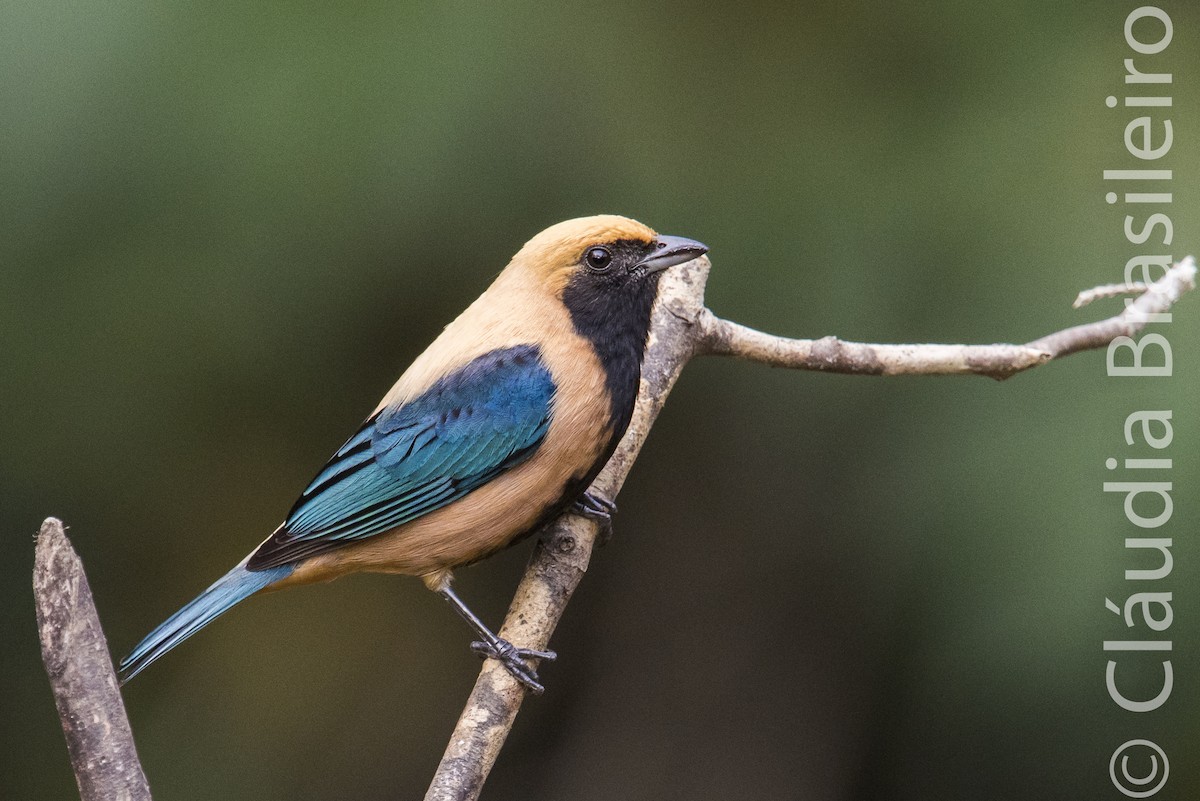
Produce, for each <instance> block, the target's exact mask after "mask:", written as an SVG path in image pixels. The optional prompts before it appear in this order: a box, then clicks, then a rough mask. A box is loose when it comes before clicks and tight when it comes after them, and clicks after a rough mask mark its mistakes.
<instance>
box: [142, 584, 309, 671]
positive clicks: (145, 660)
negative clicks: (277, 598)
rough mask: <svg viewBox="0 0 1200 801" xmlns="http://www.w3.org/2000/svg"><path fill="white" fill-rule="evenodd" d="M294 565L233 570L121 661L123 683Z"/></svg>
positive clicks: (149, 635) (174, 615) (172, 616)
mask: <svg viewBox="0 0 1200 801" xmlns="http://www.w3.org/2000/svg"><path fill="white" fill-rule="evenodd" d="M293 569H294V566H293V565H279V566H278V567H272V568H269V569H267V570H247V569H246V563H245V562H244V561H243V562H242V563H241V564H240V565H238V566H237V567H235V568H234V569H233V570H230V571H229V572H228V573H226V574H225V575H224V576H222V577H221V578H219V579H217V581H216V583H215V584H213V585H212V586H211V587H209V588H208V589H207V590H205V591H204V592H202V593H200V595H199V596H198V597H197V598H195V599H193V600H192V601H191V603H189V604H188V605H187V606H185V607H183V608H182V609H180V610H179V611H178V612H176V613H175V614H173V615H171V617H169V618H167V620H166V622H164V623H163V624H162V625H161V626H159V627H158V628H156V629H155V630H154V631H152V632H150V633H149V634H147V635H146V638H145V639H144V640H142V641H141V642H140V643H138V644H137V647H136V648H134V649H133V651H132V652H130V654H129V656H127V657H125V658H124V659H122V660H121V682H122V683H124V682H127V681H129V680H130V679H132V678H133V677H134V676H136V675H137V674H139V673H141V672H142V671H143V670H145V669H146V667H147V666H148V665H149V664H150V663H151V662H153V661H154V660H156V659H158V658H159V657H160V656H162V655H163V654H165V653H166V652H167V651H170V650H171V649H172V648H174V647H175V646H176V645H179V643H181V642H183V641H184V640H186V639H187V638H188V637H191V636H192V635H193V634H195V633H196V632H197V631H199V630H200V629H202V628H204V627H205V626H207V625H208V624H209V623H212V622H213V621H214V620H216V619H217V618H218V617H220V616H221V615H222V614H223V613H224V612H225V611H226V610H227V609H229V608H231V607H232V606H233V605H234V604H236V603H238V602H239V601H243V600H245V599H246V598H249V597H250V596H251V595H253V594H254V593H256V592H258V591H259V590H261V589H263V588H264V587H266V586H267V585H269V584H274V583H275V582H276V581H279V580H280V579H282V578H284V577H286V576H288V575H290V574H291V572H292V570H293Z"/></svg>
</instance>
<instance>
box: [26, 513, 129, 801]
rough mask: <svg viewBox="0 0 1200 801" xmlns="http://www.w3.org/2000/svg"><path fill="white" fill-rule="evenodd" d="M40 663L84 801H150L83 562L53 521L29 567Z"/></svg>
mask: <svg viewBox="0 0 1200 801" xmlns="http://www.w3.org/2000/svg"><path fill="white" fill-rule="evenodd" d="M33 595H34V600H35V602H36V604H37V622H38V637H39V638H40V639H41V641H42V661H43V662H44V663H45V665H46V673H47V674H48V675H49V676H50V686H51V688H52V689H53V690H54V703H55V705H57V707H58V717H59V719H60V720H61V721H62V727H63V733H64V734H65V735H66V736H67V751H68V752H69V753H70V755H71V767H72V768H73V769H74V771H75V781H76V782H77V783H78V784H79V797H80V798H81V799H83V801H150V787H149V785H147V784H146V776H145V774H144V773H142V764H141V762H139V761H138V756H137V750H136V749H135V748H134V745H133V732H132V731H130V729H129V718H127V717H126V716H125V705H124V704H123V703H122V702H121V690H120V689H119V685H118V684H117V674H116V673H115V672H114V670H113V664H112V659H111V658H110V657H109V655H108V642H107V641H106V640H105V639H104V631H103V629H101V628H100V618H99V617H98V616H97V615H96V605H95V604H94V603H93V601H92V590H91V588H90V587H88V581H87V576H86V575H84V572H83V563H82V562H80V561H79V556H78V555H77V554H76V553H75V549H74V548H72V547H71V543H70V542H69V541H68V540H67V535H66V533H65V532H64V531H63V524H62V523H61V522H60V521H58V520H55V519H54V518H53V517H51V518H49V519H47V520H46V522H44V523H42V528H41V531H39V532H38V538H37V548H36V552H35V555H34V564H33Z"/></svg>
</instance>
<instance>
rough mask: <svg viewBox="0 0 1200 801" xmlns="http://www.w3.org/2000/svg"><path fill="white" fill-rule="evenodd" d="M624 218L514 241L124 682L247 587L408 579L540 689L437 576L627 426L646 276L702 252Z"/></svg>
mask: <svg viewBox="0 0 1200 801" xmlns="http://www.w3.org/2000/svg"><path fill="white" fill-rule="evenodd" d="M707 250H708V248H706V247H705V246H704V245H702V244H700V243H699V242H694V241H692V240H690V239H683V238H680V237H672V236H659V235H657V234H656V233H655V232H654V231H652V230H651V229H650V228H647V227H646V226H645V225H642V224H641V223H639V222H636V221H634V220H630V219H627V218H625V217H618V216H612V215H602V216H596V217H584V218H581V219H576V220H568V221H566V222H562V223H559V224H557V225H554V226H551V227H550V228H547V229H546V230H545V231H542V232H541V233H540V234H538V235H537V236H535V237H534V238H533V239H531V240H529V242H527V243H526V244H525V246H524V247H522V248H521V250H520V252H518V253H517V255H516V256H514V257H513V259H512V261H511V262H509V264H508V266H507V267H506V268H505V269H504V270H503V271H502V272H501V273H500V275H499V276H498V277H497V278H496V280H495V282H493V283H492V285H491V286H490V287H488V289H487V291H486V292H484V293H483V295H481V296H480V297H479V298H478V299H477V300H476V301H475V302H474V303H472V304H471V305H470V306H469V307H468V308H467V310H466V311H465V312H463V313H462V314H461V315H460V316H459V317H458V319H456V320H455V321H454V322H452V323H451V324H450V325H448V326H447V327H446V329H445V330H444V331H443V332H442V334H441V336H439V337H438V338H437V339H436V340H435V341H434V342H433V344H432V345H430V346H429V348H428V349H427V350H426V351H425V352H424V353H422V354H421V355H420V356H419V357H417V359H416V361H414V362H413V363H412V365H411V366H410V367H409V368H408V370H406V371H405V372H404V375H402V376H401V377H400V380H399V381H397V382H396V384H395V385H394V386H393V387H392V389H391V390H390V391H389V392H388V393H387V395H385V396H384V398H383V400H382V401H381V402H380V404H379V406H378V407H377V408H376V409H375V411H374V412H372V413H371V415H370V416H369V417H368V418H367V419H366V421H365V422H364V423H363V424H362V426H361V427H360V428H359V429H358V431H356V432H355V433H354V435H353V436H352V437H350V439H348V440H346V443H345V444H344V445H342V447H341V448H339V449H338V450H337V452H336V453H335V454H334V455H333V457H332V458H330V460H329V462H328V463H327V464H326V465H325V466H324V467H323V468H321V470H320V472H318V473H317V475H316V477H315V478H313V480H312V481H311V482H310V483H309V485H308V487H307V488H306V489H305V490H304V492H303V493H302V494H301V495H300V497H299V499H297V500H296V502H295V504H294V505H293V506H292V509H291V511H290V512H289V513H288V515H287V519H286V520H285V521H284V522H283V524H282V525H280V526H279V528H277V529H276V530H275V532H274V533H273V534H271V536H270V537H268V538H267V539H266V540H265V541H264V542H263V543H262V544H261V545H259V546H258V548H257V549H256V550H255V551H254V552H253V553H251V554H250V555H249V556H247V557H246V558H245V559H243V560H242V561H241V562H240V563H239V564H238V565H237V567H235V568H233V569H232V570H230V571H229V572H228V573H226V574H225V575H224V576H222V577H221V578H220V579H218V580H217V582H216V583H215V584H213V585H212V586H211V587H209V588H208V589H207V590H205V591H204V592H203V593H201V594H200V596H199V597H197V598H196V599H195V600H193V601H192V602H191V603H189V604H188V605H187V606H185V607H183V608H182V609H180V610H179V611H178V612H176V613H175V614H174V615H172V616H171V617H170V618H169V619H168V620H167V621H166V622H164V623H163V624H162V625H160V626H159V627H158V628H156V629H155V630H154V631H152V632H151V633H150V634H149V635H148V636H147V637H146V638H145V639H144V640H142V641H141V643H139V644H138V645H137V647H136V648H134V649H133V651H132V653H130V654H129V656H127V657H126V658H125V659H123V660H122V661H121V671H122V674H123V679H124V680H125V681H128V680H129V679H131V678H133V677H134V676H136V675H137V674H138V673H140V672H141V671H142V670H143V669H145V668H146V666H147V665H149V664H150V663H151V662H153V661H154V660H156V659H158V658H159V657H160V656H162V655H163V654H165V653H166V652H167V651H169V650H171V649H172V648H174V647H175V646H176V645H178V644H179V643H181V642H183V641H184V640H185V639H187V638H188V637H190V636H191V635H193V634H195V633H196V632H197V631H199V630H200V629H201V628H203V627H204V626H206V625H208V624H209V623H211V622H212V621H213V620H214V619H216V618H217V617H218V616H219V615H221V614H222V613H223V612H225V610H227V609H229V608H230V607H232V606H233V605H234V604H236V603H238V602H239V601H242V600H243V599H245V598H247V597H249V596H251V595H253V594H255V593H257V592H260V591H263V590H276V589H281V588H283V587H290V586H292V585H296V584H307V583H311V582H316V581H328V580H330V579H334V578H337V577H338V576H342V575H344V574H346V573H352V572H355V571H369V572H378V573H402V574H406V575H412V576H420V577H421V578H422V579H423V580H424V582H425V584H426V586H428V587H429V589H431V590H433V591H434V592H437V593H439V594H441V595H442V596H443V597H444V598H445V599H446V600H447V601H449V602H450V604H451V605H452V606H453V607H454V608H455V609H456V610H457V611H458V613H459V614H460V615H462V617H463V618H464V619H465V620H466V621H467V623H468V624H470V625H471V627H472V628H473V629H474V630H475V632H476V633H477V634H478V636H479V637H480V641H479V642H475V643H472V648H473V649H474V650H475V651H476V652H477V653H479V654H480V655H481V656H484V657H490V658H494V659H497V660H499V661H500V662H502V663H503V664H504V666H505V667H506V668H507V669H508V670H509V671H510V672H511V673H512V674H513V675H514V676H515V677H516V678H517V679H518V680H519V681H521V682H522V683H523V684H525V685H526V686H527V687H529V688H530V689H532V690H533V691H535V692H540V691H541V689H542V688H541V685H540V684H539V683H538V678H537V673H536V672H535V670H534V669H533V668H532V667H531V666H530V665H529V664H528V663H527V662H526V660H527V659H531V658H537V659H553V658H554V654H553V652H549V651H533V650H527V649H522V648H516V647H514V646H513V645H512V644H511V643H508V642H506V641H505V640H502V639H501V638H500V637H498V636H496V635H495V634H494V633H492V632H491V631H490V630H489V629H488V628H487V627H486V626H485V625H484V624H483V623H482V621H480V620H479V618H477V617H476V616H475V615H474V614H473V613H472V612H471V611H470V609H468V608H467V606H466V604H464V603H463V602H462V600H461V599H459V597H458V596H457V595H456V594H455V593H454V591H453V589H451V586H450V582H451V571H452V570H453V569H454V568H456V567H459V566H461V565H466V564H470V563H471V562H475V561H477V560H479V559H483V558H484V557H486V556H488V555H490V554H492V553H495V552H496V551H498V550H500V549H502V548H504V547H506V546H508V545H510V544H512V543H513V542H515V541H516V540H518V539H520V538H521V537H522V536H523V535H526V534H529V533H531V532H532V531H534V530H536V529H537V528H538V527H539V526H540V525H542V524H543V523H545V522H547V521H548V520H550V519H552V518H553V517H555V516H557V515H558V514H560V513H562V512H563V511H565V510H566V509H567V508H569V507H571V506H572V505H575V506H576V508H577V509H578V510H579V511H581V512H583V513H585V514H590V515H592V516H596V517H601V518H607V517H609V516H610V515H611V513H612V512H613V511H614V507H613V506H612V504H611V503H610V502H609V501H607V500H606V499H603V498H600V497H595V496H592V495H590V494H589V493H587V492H586V490H587V488H588V486H589V485H590V484H591V482H592V479H594V478H595V477H596V474H597V473H599V471H600V469H601V468H602V467H603V466H604V463H605V462H606V461H607V460H608V458H609V456H611V455H612V453H613V450H614V449H615V448H616V446H617V442H618V441H619V440H620V439H621V436H622V435H623V434H624V433H625V429H626V427H627V426H628V425H629V420H630V417H631V415H632V414H633V406H634V401H635V399H636V396H637V391H638V385H639V380H640V377H641V365H642V354H643V350H644V349H645V345H646V337H647V334H648V332H649V327H650V311H651V307H652V306H653V304H654V299H655V296H656V295H657V292H658V281H659V277H660V275H661V272H662V270H664V269H666V268H668V267H671V266H672V265H676V264H681V263H683V262H686V261H690V260H691V259H693V258H696V257H697V256H700V255H702V254H703V253H705V252H707Z"/></svg>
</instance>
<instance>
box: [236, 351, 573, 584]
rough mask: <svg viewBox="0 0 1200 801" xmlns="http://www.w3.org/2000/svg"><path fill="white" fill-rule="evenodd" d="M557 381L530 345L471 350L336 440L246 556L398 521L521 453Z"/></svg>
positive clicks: (538, 437) (286, 557) (363, 533)
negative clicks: (461, 362) (275, 526)
mask: <svg viewBox="0 0 1200 801" xmlns="http://www.w3.org/2000/svg"><path fill="white" fill-rule="evenodd" d="M554 391H555V386H554V380H553V378H552V377H551V375H550V371H549V370H548V369H547V368H546V366H545V364H543V363H542V360H541V354H540V350H539V349H538V347H537V346H536V345H518V346H515V347H510V348H502V349H498V350H494V351H491V352H489V353H486V354H484V355H482V356H479V357H477V358H476V359H474V360H473V361H471V362H469V363H468V364H466V365H465V366H463V367H461V368H460V369H458V370H456V371H455V372H453V373H451V374H449V375H447V376H445V377H443V378H442V379H440V380H438V381H437V382H435V383H434V384H433V385H432V386H431V387H430V388H429V389H428V390H426V391H425V392H424V393H423V394H421V395H420V396H418V397H416V398H414V399H412V400H410V401H408V402H407V403H405V404H403V405H402V406H399V407H394V408H393V407H385V408H384V409H382V410H381V411H380V412H379V413H378V414H376V415H375V416H374V417H372V418H370V419H369V420H367V422H366V423H364V424H363V427H362V428H361V429H359V431H358V432H357V433H356V434H355V435H354V436H353V437H351V438H350V439H349V440H347V442H346V444H345V445H343V446H342V447H341V448H339V449H338V451H337V453H335V454H334V455H333V458H331V459H330V460H329V463H328V464H326V465H325V467H324V469H322V470H321V472H320V473H318V474H317V476H316V478H314V479H313V480H312V482H311V483H310V484H309V486H308V488H307V489H305V490H304V493H303V494H302V495H301V496H300V499H299V500H298V501H297V502H296V505H295V506H294V507H293V508H292V511H291V513H290V514H289V515H288V517H287V520H286V522H285V523H284V524H283V525H282V526H280V528H279V530H278V531H277V532H275V534H274V535H273V536H272V537H271V539H269V540H267V541H266V542H264V543H263V544H262V545H261V546H260V547H259V549H258V550H257V551H256V552H255V553H254V555H253V556H252V557H251V558H250V562H249V563H248V565H247V567H249V568H250V569H251V570H261V569H264V568H269V567H273V566H277V565H282V564H288V563H290V562H294V561H296V560H297V559H301V558H303V557H306V556H311V555H312V554H314V553H318V552H320V551H324V550H328V549H330V548H334V547H336V546H338V545H341V544H345V543H347V542H351V541H354V540H360V539H363V538H365V537H370V536H372V535H374V534H379V533H381V532H384V531H388V530H389V529H392V528H395V527H396V526H399V525H401V524H403V523H407V522H408V521H410V520H413V519H415V518H417V517H420V516H421V515H423V514H427V513H429V512H432V511H433V510H435V509H439V508H441V507H443V506H445V505H446V504H448V503H451V502H452V501H455V500H457V499H459V498H461V497H462V496H464V495H466V494H467V493H468V492H470V491H471V490H473V489H476V488H477V487H480V486H482V485H483V484H485V483H487V482H488V481H490V480H491V479H492V478H494V477H495V476H497V475H499V474H500V473H502V472H504V471H505V470H507V469H508V468H510V467H513V466H514V465H517V464H520V463H521V462H523V461H525V460H526V459H528V458H529V457H530V456H532V455H533V453H534V452H535V451H536V450H537V448H538V446H539V445H540V444H541V442H542V440H543V439H544V438H545V436H546V431H547V429H548V428H549V427H550V415H551V407H552V403H553V399H554Z"/></svg>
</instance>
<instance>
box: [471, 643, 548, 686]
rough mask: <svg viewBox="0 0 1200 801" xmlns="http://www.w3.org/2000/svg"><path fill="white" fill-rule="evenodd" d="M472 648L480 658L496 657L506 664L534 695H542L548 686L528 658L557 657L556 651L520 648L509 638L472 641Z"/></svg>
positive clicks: (513, 675)
mask: <svg viewBox="0 0 1200 801" xmlns="http://www.w3.org/2000/svg"><path fill="white" fill-rule="evenodd" d="M471 650H472V651H474V652H475V654H476V655H477V656H478V657H479V658H480V659H495V660H496V661H497V662H499V663H500V664H502V665H504V668H505V670H507V671H508V672H509V673H510V674H512V677H513V678H514V679H516V680H517V681H519V682H521V684H524V685H525V686H526V687H528V688H529V691H530V692H532V693H533V694H534V695H541V694H542V693H543V692H545V690H546V688H545V687H543V686H542V685H541V683H540V682H539V681H538V674H537V671H536V670H534V669H533V668H532V667H530V666H529V665H528V664H527V663H526V662H525V660H526V659H545V660H547V661H549V660H553V659H557V658H558V654H556V653H554V651H538V650H535V649H533V648H518V647H517V646H515V645H513V644H512V643H511V642H509V641H508V640H503V639H500V638H497V639H496V641H495V642H494V643H493V642H483V641H481V640H477V641H475V642H473V643H471Z"/></svg>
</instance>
